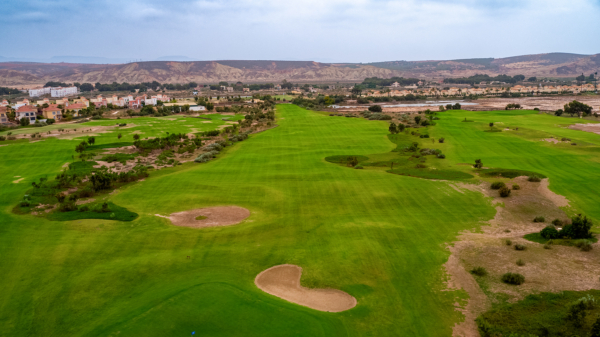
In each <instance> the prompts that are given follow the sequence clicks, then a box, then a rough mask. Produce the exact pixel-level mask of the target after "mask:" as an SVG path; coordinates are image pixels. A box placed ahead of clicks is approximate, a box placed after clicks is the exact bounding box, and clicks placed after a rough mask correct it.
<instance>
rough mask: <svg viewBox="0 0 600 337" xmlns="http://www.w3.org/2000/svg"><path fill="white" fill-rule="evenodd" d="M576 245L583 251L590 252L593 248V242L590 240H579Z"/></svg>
mask: <svg viewBox="0 0 600 337" xmlns="http://www.w3.org/2000/svg"><path fill="white" fill-rule="evenodd" d="M575 247H577V248H579V249H580V250H581V251H583V252H589V251H590V250H592V243H591V242H590V241H588V240H577V242H575Z"/></svg>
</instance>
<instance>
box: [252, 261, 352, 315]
mask: <svg viewBox="0 0 600 337" xmlns="http://www.w3.org/2000/svg"><path fill="white" fill-rule="evenodd" d="M300 276H302V268H300V267H298V266H295V265H292V264H282V265H279V266H275V267H271V268H269V269H267V270H265V271H263V272H261V273H260V274H258V276H256V279H254V284H256V286H257V287H258V288H259V289H260V290H262V291H264V292H266V293H269V294H271V295H273V296H277V297H279V298H283V299H284V300H286V301H289V302H292V303H296V304H300V305H303V306H305V307H309V308H312V309H315V310H320V311H329V312H340V311H344V310H348V309H352V308H354V307H355V306H356V298H354V297H353V296H351V295H350V294H348V293H346V292H343V291H341V290H336V289H309V288H304V287H303V286H301V285H300Z"/></svg>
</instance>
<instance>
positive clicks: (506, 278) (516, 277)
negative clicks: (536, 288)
mask: <svg viewBox="0 0 600 337" xmlns="http://www.w3.org/2000/svg"><path fill="white" fill-rule="evenodd" d="M502 282H504V283H506V284H514V285H520V284H523V282H525V276H523V275H521V274H518V273H506V274H504V275H502Z"/></svg>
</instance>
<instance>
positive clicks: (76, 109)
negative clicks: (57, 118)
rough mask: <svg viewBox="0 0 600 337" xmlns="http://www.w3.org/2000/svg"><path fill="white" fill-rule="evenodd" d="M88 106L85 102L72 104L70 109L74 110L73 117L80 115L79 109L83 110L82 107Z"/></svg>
mask: <svg viewBox="0 0 600 337" xmlns="http://www.w3.org/2000/svg"><path fill="white" fill-rule="evenodd" d="M86 108H87V106H85V104H83V103H75V104H71V105H69V107H68V109H69V110H71V111H73V117H78V116H79V111H81V109H86Z"/></svg>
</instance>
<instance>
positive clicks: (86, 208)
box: [79, 205, 90, 212]
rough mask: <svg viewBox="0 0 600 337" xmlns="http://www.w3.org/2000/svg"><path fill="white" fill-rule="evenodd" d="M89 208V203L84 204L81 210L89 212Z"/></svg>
mask: <svg viewBox="0 0 600 337" xmlns="http://www.w3.org/2000/svg"><path fill="white" fill-rule="evenodd" d="M89 210H90V208H89V207H88V206H87V205H83V206H81V207H79V211H80V212H87V211H89Z"/></svg>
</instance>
